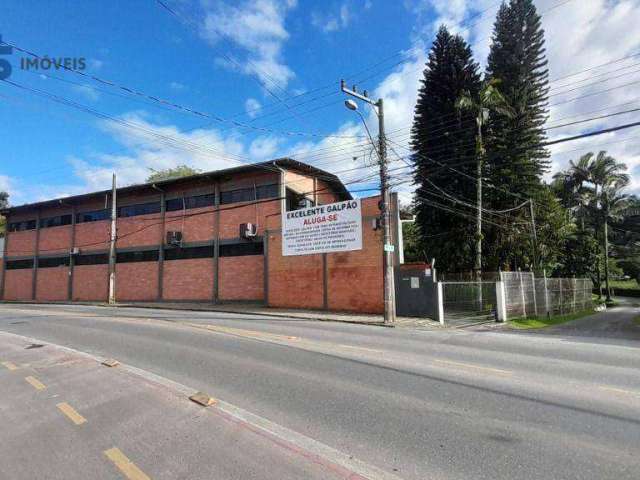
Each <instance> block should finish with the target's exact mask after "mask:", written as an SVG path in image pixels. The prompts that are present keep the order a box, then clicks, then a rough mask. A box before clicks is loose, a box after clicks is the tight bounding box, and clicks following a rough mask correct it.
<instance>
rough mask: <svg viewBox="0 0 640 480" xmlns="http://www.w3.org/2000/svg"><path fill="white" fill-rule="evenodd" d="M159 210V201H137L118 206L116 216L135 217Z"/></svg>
mask: <svg viewBox="0 0 640 480" xmlns="http://www.w3.org/2000/svg"><path fill="white" fill-rule="evenodd" d="M159 212H160V202H149V203H138V204H136V205H126V206H124V207H119V208H118V217H136V216H138V215H150V214H152V213H159Z"/></svg>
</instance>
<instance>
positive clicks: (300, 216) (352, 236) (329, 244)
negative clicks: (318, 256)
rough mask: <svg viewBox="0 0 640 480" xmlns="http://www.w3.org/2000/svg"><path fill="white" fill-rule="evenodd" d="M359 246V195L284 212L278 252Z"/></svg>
mask: <svg viewBox="0 0 640 480" xmlns="http://www.w3.org/2000/svg"><path fill="white" fill-rule="evenodd" d="M350 250H362V211H361V204H360V199H355V200H346V201H344V202H337V203H328V204H326V205H318V206H315V207H310V208H302V209H300V210H293V211H291V212H285V213H284V214H283V216H282V255H283V256H289V255H310V254H313V253H330V252H348V251H350Z"/></svg>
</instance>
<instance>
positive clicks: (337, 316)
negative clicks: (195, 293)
mask: <svg viewBox="0 0 640 480" xmlns="http://www.w3.org/2000/svg"><path fill="white" fill-rule="evenodd" d="M0 304H7V305H11V304H26V305H30V304H34V305H38V304H43V302H35V301H19V302H13V301H3V302H0ZM45 304H52V305H89V306H99V307H115V308H150V309H151V308H152V309H158V310H186V311H197V312H220V313H237V314H240V315H256V316H263V317H275V318H297V319H300V320H315V321H321V322H341V323H353V324H358V325H375V326H379V327H399V328H400V327H401V328H418V329H426V330H431V329H437V328H443V326H442V325H440V324H439V323H438V322H436V321H434V320H431V319H429V318H415V317H396V322H395V323H394V324H393V325H385V323H384V318H383V316H382V315H377V314H363V313H360V314H357V313H349V312H328V311H324V310H298V309H285V308H271V307H266V306H264V305H261V304H256V303H254V304H248V303H219V304H214V303H204V302H179V303H171V302H131V303H126V302H123V303H116V304H114V305H109V304H108V303H104V302H46V303H45Z"/></svg>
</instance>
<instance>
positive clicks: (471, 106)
mask: <svg viewBox="0 0 640 480" xmlns="http://www.w3.org/2000/svg"><path fill="white" fill-rule="evenodd" d="M499 83H500V81H499V80H497V79H492V80H489V81H485V82H484V83H483V85H482V87H481V88H480V91H479V92H478V95H477V96H475V97H474V96H472V95H471V94H470V93H469V92H468V91H465V92H464V93H463V94H462V95H461V96H460V98H458V100H457V101H456V108H457V109H458V110H467V111H470V112H472V113H473V114H474V115H475V117H476V127H477V132H476V162H477V163H476V181H477V190H476V203H477V214H476V217H477V220H476V256H475V262H474V266H473V269H474V271H475V274H476V279H477V280H478V281H480V280H481V279H482V169H483V165H484V158H485V155H486V150H485V148H484V141H483V138H482V130H483V128H484V124H485V123H486V121H487V120H488V118H489V112H495V113H497V114H499V115H505V116H508V117H512V116H513V110H512V109H511V107H510V106H509V104H508V103H507V101H506V100H505V98H504V97H503V96H502V94H501V93H500V91H499V90H498V88H497V86H498V84H499Z"/></svg>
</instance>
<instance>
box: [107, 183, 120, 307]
mask: <svg viewBox="0 0 640 480" xmlns="http://www.w3.org/2000/svg"><path fill="white" fill-rule="evenodd" d="M117 215H118V211H117V209H116V174H115V173H114V174H113V180H112V183H111V237H110V243H109V303H110V304H114V303H116V217H117Z"/></svg>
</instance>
